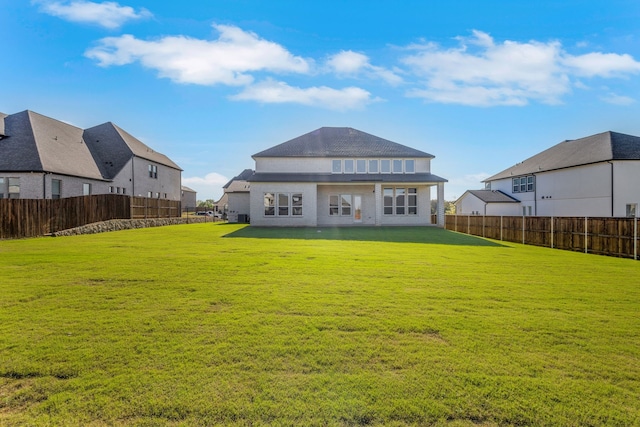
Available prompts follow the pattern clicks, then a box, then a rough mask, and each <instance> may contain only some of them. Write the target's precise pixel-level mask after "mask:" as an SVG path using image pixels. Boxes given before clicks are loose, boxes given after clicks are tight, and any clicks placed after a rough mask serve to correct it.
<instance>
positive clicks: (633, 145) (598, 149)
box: [483, 131, 640, 182]
mask: <svg viewBox="0 0 640 427" xmlns="http://www.w3.org/2000/svg"><path fill="white" fill-rule="evenodd" d="M610 160H640V137H637V136H632V135H625V134H623V133H617V132H611V131H608V132H603V133H599V134H596V135H592V136H587V137H585V138H580V139H574V140H567V141H564V142H561V143H559V144H557V145H554V146H553V147H551V148H548V149H547V150H544V151H542V152H541V153H538V154H536V155H535V156H533V157H529V158H528V159H526V160H525V161H523V162H521V163H518V164H516V165H514V166H512V167H510V168H508V169H505V170H503V171H502V172H499V173H497V174H495V175H493V176H491V177H489V178H487V179H485V180H484V181H483V182H487V181H493V180H496V179H503V178H508V177H511V176H517V175H527V174H532V173H537V172H545V171H551V170H556V169H564V168H569V167H573V166H582V165H588V164H593V163H600V162H606V161H610Z"/></svg>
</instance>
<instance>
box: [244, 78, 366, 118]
mask: <svg viewBox="0 0 640 427" xmlns="http://www.w3.org/2000/svg"><path fill="white" fill-rule="evenodd" d="M231 99H234V100H238V101H259V102H263V103H268V104H284V103H292V104H302V105H308V106H314V107H323V108H327V109H331V110H338V111H344V110H352V109H359V108H362V107H364V106H365V105H367V104H370V103H371V102H374V101H377V100H374V99H372V98H371V94H370V93H369V92H367V91H366V90H364V89H361V88H358V87H347V88H344V89H333V88H330V87H326V86H320V87H310V88H304V89H303V88H299V87H293V86H289V85H288V84H286V83H284V82H278V81H275V80H273V79H267V80H265V81H263V82H260V83H257V84H254V85H251V86H248V87H246V88H245V89H244V90H243V91H242V92H241V93H239V94H237V95H234V96H233V97H231Z"/></svg>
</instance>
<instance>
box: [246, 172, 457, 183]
mask: <svg viewBox="0 0 640 427" xmlns="http://www.w3.org/2000/svg"><path fill="white" fill-rule="evenodd" d="M249 182H327V183H372V184H373V183H376V182H382V183H393V182H398V183H434V182H447V180H446V179H444V178H441V177H439V176H436V175H433V174H430V173H414V174H340V173H336V174H317V173H308V174H307V173H255V174H253V176H252V177H251V178H249Z"/></svg>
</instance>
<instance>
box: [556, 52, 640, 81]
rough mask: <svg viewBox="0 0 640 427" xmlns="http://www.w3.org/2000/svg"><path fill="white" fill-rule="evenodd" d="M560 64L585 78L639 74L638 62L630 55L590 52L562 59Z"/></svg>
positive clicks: (639, 66) (639, 65) (639, 63)
mask: <svg viewBox="0 0 640 427" xmlns="http://www.w3.org/2000/svg"><path fill="white" fill-rule="evenodd" d="M562 63H563V64H564V65H566V66H567V67H568V68H569V69H571V70H573V71H574V72H575V73H576V74H578V75H580V76H586V77H595V76H598V77H613V76H620V75H625V74H635V73H638V72H640V62H637V61H636V60H634V59H633V57H631V55H628V54H624V55H618V54H615V53H601V52H592V53H587V54H585V55H578V56H571V55H567V56H566V57H565V58H563V60H562Z"/></svg>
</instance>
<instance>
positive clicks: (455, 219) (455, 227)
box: [453, 214, 458, 233]
mask: <svg viewBox="0 0 640 427" xmlns="http://www.w3.org/2000/svg"><path fill="white" fill-rule="evenodd" d="M453 229H454V230H455V231H456V233H457V232H458V214H456V215H455V216H454V217H453Z"/></svg>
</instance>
